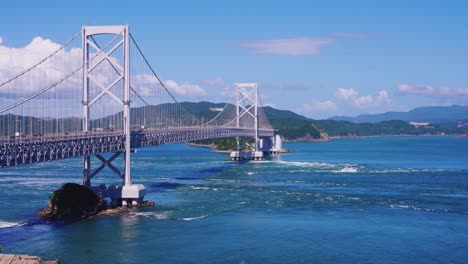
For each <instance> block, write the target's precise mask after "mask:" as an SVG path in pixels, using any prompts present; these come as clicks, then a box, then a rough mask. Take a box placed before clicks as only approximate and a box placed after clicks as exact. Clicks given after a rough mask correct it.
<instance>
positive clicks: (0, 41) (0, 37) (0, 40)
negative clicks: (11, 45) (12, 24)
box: [0, 36, 3, 45]
mask: <svg viewBox="0 0 468 264" xmlns="http://www.w3.org/2000/svg"><path fill="white" fill-rule="evenodd" d="M2 43H3V38H2V36H0V45H2Z"/></svg>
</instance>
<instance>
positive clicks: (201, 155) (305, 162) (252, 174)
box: [0, 136, 468, 264]
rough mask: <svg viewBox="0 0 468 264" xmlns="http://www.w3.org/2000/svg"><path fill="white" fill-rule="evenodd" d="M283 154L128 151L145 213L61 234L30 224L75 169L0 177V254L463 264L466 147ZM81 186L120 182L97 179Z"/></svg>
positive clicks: (339, 145) (71, 163) (466, 247)
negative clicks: (263, 157) (237, 158)
mask: <svg viewBox="0 0 468 264" xmlns="http://www.w3.org/2000/svg"><path fill="white" fill-rule="evenodd" d="M284 146H285V147H286V148H288V149H290V150H291V153H289V154H282V155H280V156H278V157H275V158H274V159H272V160H270V161H265V162H245V163H237V162H231V161H226V160H225V159H226V158H227V157H228V155H227V154H222V153H214V152H212V151H211V150H209V149H206V148H197V147H191V146H188V145H184V144H173V145H162V146H158V147H148V148H142V149H138V152H137V153H136V154H132V155H133V156H132V166H133V167H132V178H133V182H134V183H142V184H144V185H145V186H146V187H147V190H148V194H147V196H146V199H147V200H152V201H155V202H156V206H155V207H149V208H138V209H132V210H131V211H130V213H129V214H125V215H120V216H108V217H98V218H90V219H86V220H83V221H80V222H76V223H72V224H63V223H47V222H44V221H42V220H40V219H39V218H38V217H37V216H36V215H35V213H36V212H37V211H38V210H39V209H40V208H42V207H44V206H45V205H46V204H47V200H48V198H49V196H50V195H51V194H52V192H53V191H54V190H55V189H57V188H59V187H60V186H61V185H62V184H64V183H66V182H75V183H81V176H80V175H81V173H82V167H81V159H79V158H78V159H69V160H62V161H54V162H46V163H40V164H32V165H27V166H18V167H12V168H0V245H2V247H3V253H18V254H29V255H37V256H40V257H41V258H43V259H56V258H59V259H60V260H61V263H243V264H244V263H245V264H247V263H466V261H467V260H468V138H459V137H453V136H444V137H432V136H427V137H426V136H424V137H423V136H421V137H374V138H360V139H334V140H332V141H330V142H323V143H285V144H284ZM117 162H119V161H117ZM116 164H119V163H116ZM93 166H94V167H96V166H98V164H97V163H96V164H93ZM92 183H93V185H97V184H107V185H109V184H111V183H120V180H119V179H118V176H116V175H115V174H113V172H112V171H110V170H108V169H106V170H105V172H104V173H103V174H99V175H98V176H97V177H96V178H94V179H93V180H92Z"/></svg>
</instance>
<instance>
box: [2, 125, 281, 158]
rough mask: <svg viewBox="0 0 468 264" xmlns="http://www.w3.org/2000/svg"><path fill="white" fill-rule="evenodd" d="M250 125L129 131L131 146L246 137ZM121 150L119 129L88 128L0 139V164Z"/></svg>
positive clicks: (267, 134)
mask: <svg viewBox="0 0 468 264" xmlns="http://www.w3.org/2000/svg"><path fill="white" fill-rule="evenodd" d="M254 134H255V130H254V129H244V128H225V127H219V128H217V127H201V128H200V127H196V128H174V129H164V130H158V129H149V130H141V131H134V132H132V134H131V147H132V148H140V147H146V146H157V145H161V144H168V143H176V142H185V141H192V140H201V139H210V138H223V137H236V136H239V137H250V136H254ZM273 135H274V130H259V136H260V137H271V136H273ZM116 151H125V134H124V133H123V132H110V133H107V132H92V133H78V134H70V135H61V136H59V137H57V136H41V137H32V138H27V137H25V138H22V137H18V138H2V139H0V167H8V166H16V165H21V164H28V163H36V162H45V161H50V160H59V159H66V158H74V157H80V156H89V155H95V154H100V153H105V152H116Z"/></svg>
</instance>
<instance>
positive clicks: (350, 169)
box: [334, 167, 358, 173]
mask: <svg viewBox="0 0 468 264" xmlns="http://www.w3.org/2000/svg"><path fill="white" fill-rule="evenodd" d="M357 171H358V169H357V168H353V167H344V168H341V169H339V170H336V171H334V172H339V173H340V172H341V173H354V172H357Z"/></svg>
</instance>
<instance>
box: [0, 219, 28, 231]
mask: <svg viewBox="0 0 468 264" xmlns="http://www.w3.org/2000/svg"><path fill="white" fill-rule="evenodd" d="M21 225H23V224H21V223H16V222H9V221H2V220H0V229H1V228H8V227H13V226H21Z"/></svg>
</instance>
